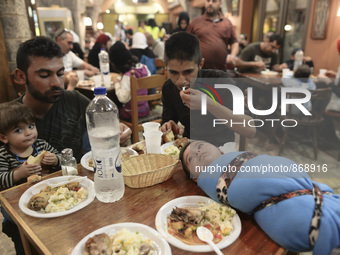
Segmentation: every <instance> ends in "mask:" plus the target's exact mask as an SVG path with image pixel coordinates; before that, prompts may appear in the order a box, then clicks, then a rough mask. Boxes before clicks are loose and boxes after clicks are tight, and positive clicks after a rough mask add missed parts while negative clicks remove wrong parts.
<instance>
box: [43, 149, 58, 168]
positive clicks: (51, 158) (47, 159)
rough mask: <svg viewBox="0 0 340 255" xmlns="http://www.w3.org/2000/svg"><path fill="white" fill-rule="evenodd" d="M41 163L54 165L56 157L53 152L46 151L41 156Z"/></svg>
mask: <svg viewBox="0 0 340 255" xmlns="http://www.w3.org/2000/svg"><path fill="white" fill-rule="evenodd" d="M41 163H42V164H44V165H48V166H56V165H58V157H57V156H56V155H55V154H54V153H51V152H49V151H47V152H46V153H45V155H44V156H43V158H42V160H41Z"/></svg>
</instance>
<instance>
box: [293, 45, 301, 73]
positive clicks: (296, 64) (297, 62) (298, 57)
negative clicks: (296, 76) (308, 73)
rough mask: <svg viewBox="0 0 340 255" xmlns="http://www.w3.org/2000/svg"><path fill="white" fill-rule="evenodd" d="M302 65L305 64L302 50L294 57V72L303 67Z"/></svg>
mask: <svg viewBox="0 0 340 255" xmlns="http://www.w3.org/2000/svg"><path fill="white" fill-rule="evenodd" d="M302 63H303V51H302V50H301V49H298V50H297V52H296V53H295V55H294V71H296V69H298V67H299V66H301V65H302Z"/></svg>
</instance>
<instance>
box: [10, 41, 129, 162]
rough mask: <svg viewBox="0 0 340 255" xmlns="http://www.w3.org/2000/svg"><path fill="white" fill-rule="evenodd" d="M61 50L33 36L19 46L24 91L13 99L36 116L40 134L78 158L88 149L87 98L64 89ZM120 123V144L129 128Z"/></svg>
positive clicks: (18, 59) (49, 42) (19, 77)
mask: <svg viewBox="0 0 340 255" xmlns="http://www.w3.org/2000/svg"><path fill="white" fill-rule="evenodd" d="M64 71H65V68H64V64H63V54H62V51H61V49H60V47H59V46H58V44H56V43H55V42H54V41H53V40H51V39H49V38H47V37H43V36H41V37H36V38H34V39H30V40H28V41H26V42H24V43H22V44H21V45H20V46H19V49H18V52H17V69H16V70H15V75H16V77H17V79H18V81H19V82H20V83H21V84H23V85H26V93H25V94H24V95H23V96H22V97H20V98H18V99H16V101H18V102H21V103H23V104H25V105H27V106H28V107H29V108H30V109H31V111H32V112H33V114H34V116H35V118H36V126H37V130H38V133H39V138H41V139H44V140H46V141H48V143H49V144H51V145H52V146H53V147H54V148H56V149H57V150H58V151H59V152H61V151H62V150H63V149H65V148H71V149H72V150H73V153H74V156H75V158H76V159H77V161H78V162H79V161H80V159H81V157H82V155H83V154H84V152H86V151H88V150H89V149H90V148H89V144H88V136H87V132H86V131H87V130H86V121H85V111H86V107H87V105H88V103H89V99H88V98H86V97H85V96H83V95H82V94H80V93H79V92H78V91H64V79H65V77H64ZM127 128H128V127H127V126H126V125H124V124H121V125H120V129H121V137H120V141H121V144H124V143H125V142H126V141H127V140H128V139H130V135H131V131H128V132H126V133H125V134H124V135H122V131H124V130H125V129H127Z"/></svg>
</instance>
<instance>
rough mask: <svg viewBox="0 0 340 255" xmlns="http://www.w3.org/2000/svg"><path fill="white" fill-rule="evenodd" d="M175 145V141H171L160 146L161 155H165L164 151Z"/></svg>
mask: <svg viewBox="0 0 340 255" xmlns="http://www.w3.org/2000/svg"><path fill="white" fill-rule="evenodd" d="M174 144H175V141H172V142H168V143H165V144H163V145H162V146H161V154H165V152H164V151H165V149H166V148H168V147H170V146H171V145H174Z"/></svg>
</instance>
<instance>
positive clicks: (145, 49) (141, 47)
mask: <svg viewBox="0 0 340 255" xmlns="http://www.w3.org/2000/svg"><path fill="white" fill-rule="evenodd" d="M130 52H131V54H132V55H134V56H136V57H138V59H139V61H140V59H141V57H142V56H143V55H144V56H147V57H149V58H155V57H156V56H155V54H154V53H153V52H152V50H151V49H150V48H149V46H148V44H147V40H146V36H145V35H144V34H142V33H141V32H137V33H135V34H134V35H133V37H132V46H131V48H130Z"/></svg>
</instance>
